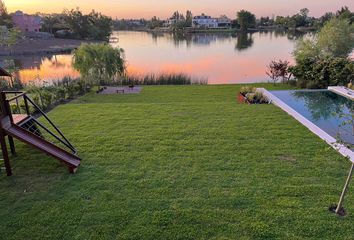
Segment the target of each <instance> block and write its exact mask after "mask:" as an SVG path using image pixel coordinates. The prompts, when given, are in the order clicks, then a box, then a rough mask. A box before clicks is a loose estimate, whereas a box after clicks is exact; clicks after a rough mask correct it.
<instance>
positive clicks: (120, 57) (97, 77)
mask: <svg viewBox="0 0 354 240" xmlns="http://www.w3.org/2000/svg"><path fill="white" fill-rule="evenodd" d="M73 60H74V64H73V66H74V68H75V69H76V70H78V71H79V72H80V73H81V76H82V78H83V79H84V81H85V82H86V83H87V84H92V85H99V84H110V83H112V82H114V80H115V79H116V78H117V77H119V76H121V75H123V74H124V72H125V60H124V51H123V49H121V48H114V47H112V46H110V45H108V44H83V45H81V46H80V47H79V48H78V49H77V50H75V51H74V53H73Z"/></svg>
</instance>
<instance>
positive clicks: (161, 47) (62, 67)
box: [15, 31, 299, 84]
mask: <svg viewBox="0 0 354 240" xmlns="http://www.w3.org/2000/svg"><path fill="white" fill-rule="evenodd" d="M112 37H114V38H117V39H118V41H117V42H115V43H111V44H112V45H114V46H119V47H121V48H123V49H124V50H125V56H126V61H127V69H128V72H129V73H130V74H138V75H143V74H150V73H155V74H159V73H187V74H189V75H192V76H193V77H195V78H203V79H208V82H209V84H229V83H250V82H267V81H268V80H269V79H268V77H267V75H266V74H265V71H266V66H267V64H269V62H270V61H271V60H275V59H286V60H289V61H290V62H292V54H291V53H292V51H293V50H294V46H295V43H296V40H297V38H298V37H299V36H298V35H294V34H289V33H276V32H257V33H252V34H250V33H248V34H189V35H184V36H180V35H174V34H168V33H158V34H152V33H146V32H131V31H123V32H114V33H113V36H112ZM71 63H72V60H71V55H70V54H68V55H54V56H24V57H16V58H15V64H16V66H17V67H18V68H19V69H20V71H19V73H18V76H19V78H20V79H21V80H22V81H24V82H28V81H32V80H37V81H47V82H50V81H52V80H57V79H61V78H63V77H64V76H71V77H78V76H79V73H78V72H76V71H75V70H74V69H73V68H72V66H71Z"/></svg>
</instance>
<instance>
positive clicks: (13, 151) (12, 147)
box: [8, 136, 16, 155]
mask: <svg viewBox="0 0 354 240" xmlns="http://www.w3.org/2000/svg"><path fill="white" fill-rule="evenodd" d="M8 138H9V144H10V149H11V154H12V155H15V154H16V150H15V143H14V138H13V137H12V136H8Z"/></svg>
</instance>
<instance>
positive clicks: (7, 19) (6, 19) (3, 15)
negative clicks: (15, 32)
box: [0, 0, 13, 28]
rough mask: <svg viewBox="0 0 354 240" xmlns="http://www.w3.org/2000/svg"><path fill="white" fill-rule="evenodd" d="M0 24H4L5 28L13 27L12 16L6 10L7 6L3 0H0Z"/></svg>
mask: <svg viewBox="0 0 354 240" xmlns="http://www.w3.org/2000/svg"><path fill="white" fill-rule="evenodd" d="M0 26H6V27H7V28H12V27H13V22H12V17H11V15H10V14H9V13H8V12H7V8H6V5H5V2H4V1H3V0H0Z"/></svg>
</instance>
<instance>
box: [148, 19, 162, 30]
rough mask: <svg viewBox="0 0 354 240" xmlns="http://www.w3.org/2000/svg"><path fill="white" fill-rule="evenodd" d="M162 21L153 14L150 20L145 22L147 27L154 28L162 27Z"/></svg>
mask: <svg viewBox="0 0 354 240" xmlns="http://www.w3.org/2000/svg"><path fill="white" fill-rule="evenodd" d="M162 25H163V22H162V21H161V20H160V19H159V18H158V17H156V16H153V17H152V18H151V20H150V22H149V23H148V24H147V26H148V28H150V29H155V28H158V27H162Z"/></svg>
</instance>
